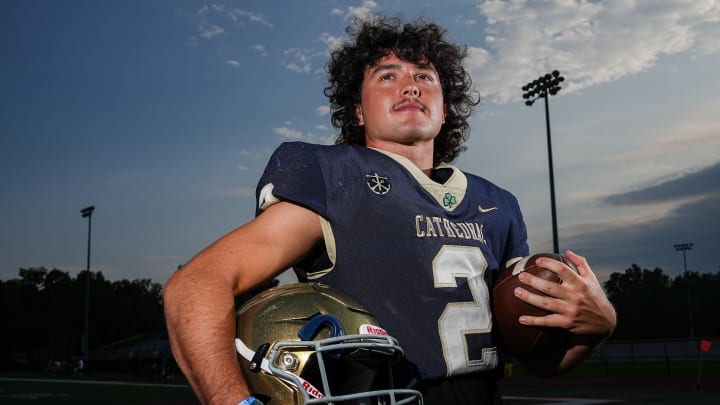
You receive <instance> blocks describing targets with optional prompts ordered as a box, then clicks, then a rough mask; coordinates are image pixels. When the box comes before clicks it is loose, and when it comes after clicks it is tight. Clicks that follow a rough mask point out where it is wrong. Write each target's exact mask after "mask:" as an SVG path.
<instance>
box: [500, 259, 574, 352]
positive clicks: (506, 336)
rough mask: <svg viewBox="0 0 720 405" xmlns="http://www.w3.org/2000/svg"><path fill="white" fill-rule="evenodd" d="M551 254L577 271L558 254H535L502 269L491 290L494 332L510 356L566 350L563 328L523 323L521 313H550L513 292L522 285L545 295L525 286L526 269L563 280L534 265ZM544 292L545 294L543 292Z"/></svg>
mask: <svg viewBox="0 0 720 405" xmlns="http://www.w3.org/2000/svg"><path fill="white" fill-rule="evenodd" d="M543 256H544V257H549V258H552V259H555V260H558V261H561V262H563V263H565V264H567V265H568V266H570V268H571V269H573V270H575V271H577V269H576V268H575V266H574V265H573V264H572V263H570V261H569V260H568V259H567V258H566V257H564V256H562V255H559V254H555V253H536V254H534V255H531V256H528V257H525V258H523V259H522V260H520V261H518V262H516V263H514V264H513V265H511V266H510V267H508V268H505V269H503V270H502V271H501V272H500V276H499V277H498V279H497V281H496V282H495V286H494V287H493V293H492V301H493V316H494V328H495V333H496V335H497V337H498V339H499V346H500V349H501V350H502V351H503V352H504V353H506V354H509V355H511V356H516V357H522V356H524V355H527V354H529V353H533V352H538V351H548V350H551V351H552V350H564V347H565V344H564V343H565V341H566V339H567V332H566V331H565V330H564V329H560V328H549V327H538V326H526V325H522V324H521V323H520V322H519V321H518V318H520V315H531V316H544V315H547V314H548V312H547V311H545V310H543V309H540V308H538V307H536V306H533V305H530V304H528V303H526V302H524V301H521V300H520V299H519V298H517V297H516V296H515V294H514V290H515V288H516V287H523V288H525V289H526V290H528V291H531V292H533V293H536V294H543V293H542V292H540V291H537V290H535V289H534V288H532V287H530V286H528V285H525V284H523V283H521V282H520V280H519V279H518V274H520V273H521V272H523V271H525V272H528V273H531V274H534V275H535V276H538V277H540V278H543V279H545V280H550V281H555V282H558V283H560V282H562V281H561V280H560V279H559V278H558V276H557V275H555V273H553V272H552V271H550V270H547V269H544V268H542V267H538V266H537V265H535V260H536V259H537V258H539V257H543ZM543 295H544V294H543Z"/></svg>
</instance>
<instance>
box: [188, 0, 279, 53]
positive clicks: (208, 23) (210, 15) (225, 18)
mask: <svg viewBox="0 0 720 405" xmlns="http://www.w3.org/2000/svg"><path fill="white" fill-rule="evenodd" d="M183 15H187V14H185V13H184V14H183ZM194 18H195V19H196V20H197V30H198V33H199V34H198V35H199V36H200V37H202V38H205V39H207V40H210V39H213V38H215V37H217V36H219V35H222V34H228V30H229V29H230V30H231V29H232V27H244V26H246V25H247V23H254V24H260V25H263V26H265V27H269V28H273V27H274V25H273V24H272V23H271V22H269V21H268V20H267V19H266V18H265V16H263V15H262V14H258V13H254V12H251V11H246V10H241V9H237V8H229V7H227V6H226V5H224V4H209V5H204V6H202V7H200V8H199V9H198V10H197V12H196V13H195V16H194ZM228 27H230V28H228ZM188 44H190V45H191V46H197V45H198V38H197V37H196V36H193V37H191V38H190V40H188Z"/></svg>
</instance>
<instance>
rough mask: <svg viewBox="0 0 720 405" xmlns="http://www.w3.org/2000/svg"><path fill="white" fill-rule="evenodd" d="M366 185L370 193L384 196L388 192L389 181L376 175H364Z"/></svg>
mask: <svg viewBox="0 0 720 405" xmlns="http://www.w3.org/2000/svg"><path fill="white" fill-rule="evenodd" d="M365 178H367V185H368V187H369V188H370V191H372V192H373V193H375V194H377V195H385V194H387V193H388V192H389V191H390V179H388V178H387V177H383V176H381V175H379V174H377V173H373V174H366V175H365Z"/></svg>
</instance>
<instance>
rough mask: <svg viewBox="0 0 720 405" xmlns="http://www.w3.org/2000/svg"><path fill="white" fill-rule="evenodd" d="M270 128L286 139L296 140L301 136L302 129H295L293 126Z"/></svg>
mask: <svg viewBox="0 0 720 405" xmlns="http://www.w3.org/2000/svg"><path fill="white" fill-rule="evenodd" d="M272 130H273V132H274V133H275V134H276V135H280V137H281V138H283V139H286V140H294V141H297V140H299V139H302V138H303V133H302V131H300V130H298V129H295V128H289V127H277V128H273V129H272Z"/></svg>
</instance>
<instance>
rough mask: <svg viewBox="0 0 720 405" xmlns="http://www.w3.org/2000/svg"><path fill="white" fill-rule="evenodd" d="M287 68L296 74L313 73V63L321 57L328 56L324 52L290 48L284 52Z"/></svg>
mask: <svg viewBox="0 0 720 405" xmlns="http://www.w3.org/2000/svg"><path fill="white" fill-rule="evenodd" d="M283 56H284V57H285V60H284V61H283V63H284V65H285V68H286V69H288V70H290V71H292V72H296V73H304V74H305V73H313V72H315V69H313V63H312V61H313V60H314V59H316V58H318V57H319V56H323V57H324V56H326V54H325V53H323V52H318V51H317V50H314V49H301V48H290V49H287V50H285V51H283Z"/></svg>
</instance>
